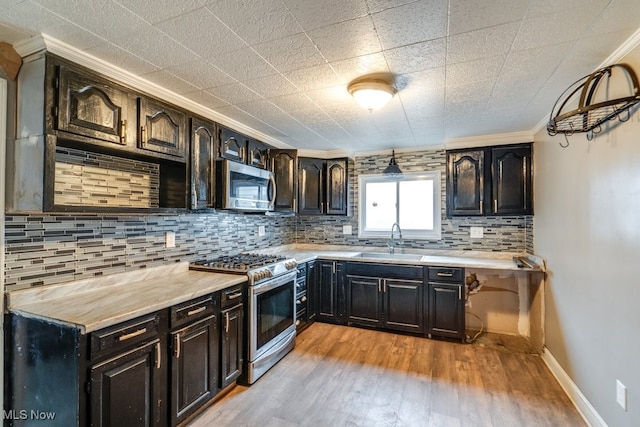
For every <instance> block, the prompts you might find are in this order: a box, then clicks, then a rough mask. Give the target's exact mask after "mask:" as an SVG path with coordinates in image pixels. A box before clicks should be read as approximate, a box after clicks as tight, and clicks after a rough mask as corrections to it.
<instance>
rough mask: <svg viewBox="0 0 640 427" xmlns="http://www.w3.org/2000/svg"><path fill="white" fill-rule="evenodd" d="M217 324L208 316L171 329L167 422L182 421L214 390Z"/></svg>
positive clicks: (216, 360)
mask: <svg viewBox="0 0 640 427" xmlns="http://www.w3.org/2000/svg"><path fill="white" fill-rule="evenodd" d="M218 341H219V338H218V328H217V318H216V316H209V317H207V318H205V319H202V320H200V321H198V322H196V323H194V324H192V325H190V326H187V327H185V328H182V329H180V330H178V331H175V332H172V333H171V343H172V358H171V387H170V395H171V404H170V408H171V409H170V410H171V424H172V425H175V424H177V423H178V422H180V421H183V420H184V419H186V418H187V416H189V415H190V414H191V413H193V412H194V411H195V410H197V409H198V408H199V407H200V405H202V404H204V403H205V402H207V401H209V400H210V399H212V398H213V397H214V396H215V394H216V392H217V390H218V378H217V372H218V349H219V345H218Z"/></svg>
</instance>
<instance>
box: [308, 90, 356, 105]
mask: <svg viewBox="0 0 640 427" xmlns="http://www.w3.org/2000/svg"><path fill="white" fill-rule="evenodd" d="M305 94H306V95H307V96H308V97H309V98H310V99H311V100H312V101H313V102H314V103H316V104H317V105H319V106H321V107H324V106H328V105H355V106H357V104H356V103H355V101H354V99H353V98H352V97H351V95H350V94H349V92H348V91H347V87H346V86H343V85H339V86H331V87H326V88H322V89H314V90H308V91H305Z"/></svg>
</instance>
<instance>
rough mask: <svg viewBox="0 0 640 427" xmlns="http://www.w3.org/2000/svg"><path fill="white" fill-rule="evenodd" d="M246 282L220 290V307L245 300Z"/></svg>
mask: <svg viewBox="0 0 640 427" xmlns="http://www.w3.org/2000/svg"><path fill="white" fill-rule="evenodd" d="M243 293H244V284H241V285H234V286H231V287H230V288H227V289H224V290H223V291H221V292H220V307H221V308H227V307H231V306H233V305H235V304H240V303H242V302H243V298H242V295H243Z"/></svg>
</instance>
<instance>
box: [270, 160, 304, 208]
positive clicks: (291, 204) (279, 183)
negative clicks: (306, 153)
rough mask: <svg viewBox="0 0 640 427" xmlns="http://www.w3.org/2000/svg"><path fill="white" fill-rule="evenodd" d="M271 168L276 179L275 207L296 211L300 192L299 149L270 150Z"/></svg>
mask: <svg viewBox="0 0 640 427" xmlns="http://www.w3.org/2000/svg"><path fill="white" fill-rule="evenodd" d="M269 169H270V170H271V172H273V174H274V176H275V180H276V202H275V209H276V210H277V211H286V212H295V211H296V208H297V206H296V204H297V199H296V195H297V193H298V150H273V149H271V150H269Z"/></svg>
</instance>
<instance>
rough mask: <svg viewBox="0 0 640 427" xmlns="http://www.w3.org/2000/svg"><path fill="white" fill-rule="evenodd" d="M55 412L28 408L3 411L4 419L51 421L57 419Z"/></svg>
mask: <svg viewBox="0 0 640 427" xmlns="http://www.w3.org/2000/svg"><path fill="white" fill-rule="evenodd" d="M55 417H56V413H55V412H46V411H36V410H33V409H32V410H30V411H27V410H26V409H20V410H16V409H11V410H9V411H5V410H3V411H2V419H3V420H43V421H51V420H53V419H55Z"/></svg>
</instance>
